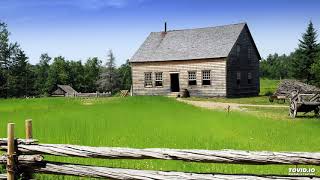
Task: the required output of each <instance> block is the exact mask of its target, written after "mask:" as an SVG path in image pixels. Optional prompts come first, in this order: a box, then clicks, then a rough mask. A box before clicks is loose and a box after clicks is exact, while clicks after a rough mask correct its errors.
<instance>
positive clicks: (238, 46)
mask: <svg viewBox="0 0 320 180" xmlns="http://www.w3.org/2000/svg"><path fill="white" fill-rule="evenodd" d="M236 51H237V57H240V52H241V46H240V44H237V45H236Z"/></svg>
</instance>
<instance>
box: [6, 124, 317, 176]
mask: <svg viewBox="0 0 320 180" xmlns="http://www.w3.org/2000/svg"><path fill="white" fill-rule="evenodd" d="M25 126H26V131H25V132H26V139H15V138H14V134H13V132H14V130H13V127H14V125H13V124H9V125H8V138H7V139H0V149H1V150H2V151H7V152H8V154H7V155H3V156H0V164H7V175H0V179H1V178H7V179H10V180H13V179H15V178H16V177H17V176H19V175H20V174H24V176H25V177H30V176H31V174H32V173H44V174H56V175H73V176H82V177H95V178H111V179H248V180H251V179H311V178H312V179H320V177H319V176H315V174H313V175H309V176H304V177H303V176H280V175H245V174H203V173H202V174H201V173H187V172H165V171H153V170H134V169H121V168H108V167H96V166H85V165H78V164H71V163H61V162H50V161H45V160H44V159H43V156H42V155H44V154H47V155H55V156H71V157H84V158H103V159H162V160H181V161H188V162H206V163H232V164H256V165H264V164H292V165H300V164H301V165H320V152H313V153H310V152H269V151H243V150H196V149H165V148H147V149H134V148H115V147H89V146H79V145H69V144H38V141H37V140H35V139H31V138H32V121H31V120H27V121H26V124H25ZM39 154H41V155H39ZM25 179H28V178H25Z"/></svg>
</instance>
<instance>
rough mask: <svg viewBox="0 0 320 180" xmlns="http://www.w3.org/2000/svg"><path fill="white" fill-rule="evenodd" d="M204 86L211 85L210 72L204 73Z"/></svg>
mask: <svg viewBox="0 0 320 180" xmlns="http://www.w3.org/2000/svg"><path fill="white" fill-rule="evenodd" d="M202 85H211V75H210V70H205V71H202Z"/></svg>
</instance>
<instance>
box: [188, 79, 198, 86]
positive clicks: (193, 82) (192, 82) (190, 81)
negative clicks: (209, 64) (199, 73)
mask: <svg viewBox="0 0 320 180" xmlns="http://www.w3.org/2000/svg"><path fill="white" fill-rule="evenodd" d="M193 85H197V81H196V80H189V86H193Z"/></svg>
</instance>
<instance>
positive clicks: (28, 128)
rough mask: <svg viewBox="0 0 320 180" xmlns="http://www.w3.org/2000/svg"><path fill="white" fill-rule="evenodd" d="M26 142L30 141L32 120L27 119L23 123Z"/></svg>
mask: <svg viewBox="0 0 320 180" xmlns="http://www.w3.org/2000/svg"><path fill="white" fill-rule="evenodd" d="M25 129H26V140H29V139H32V119H27V120H26V122H25Z"/></svg>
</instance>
